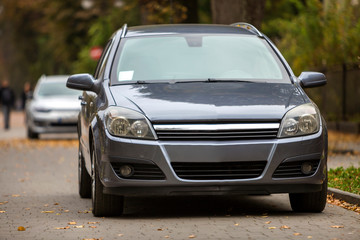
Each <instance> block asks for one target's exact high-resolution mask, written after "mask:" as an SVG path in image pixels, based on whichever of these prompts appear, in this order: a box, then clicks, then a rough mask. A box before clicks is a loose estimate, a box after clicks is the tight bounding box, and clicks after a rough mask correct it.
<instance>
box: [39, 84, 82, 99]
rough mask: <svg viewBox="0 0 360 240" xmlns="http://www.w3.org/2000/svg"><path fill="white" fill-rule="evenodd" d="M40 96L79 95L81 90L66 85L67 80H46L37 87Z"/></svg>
mask: <svg viewBox="0 0 360 240" xmlns="http://www.w3.org/2000/svg"><path fill="white" fill-rule="evenodd" d="M36 94H37V96H38V97H51V96H78V95H79V91H78V90H73V89H70V88H67V87H66V82H62V81H44V82H42V83H41V84H40V85H39V87H38V89H37V93H36Z"/></svg>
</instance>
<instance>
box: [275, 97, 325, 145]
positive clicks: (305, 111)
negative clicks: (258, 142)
mask: <svg viewBox="0 0 360 240" xmlns="http://www.w3.org/2000/svg"><path fill="white" fill-rule="evenodd" d="M319 129H320V113H319V110H318V109H317V107H316V106H314V105H313V104H311V103H309V104H304V105H301V106H298V107H295V108H293V109H291V110H290V111H288V112H287V113H286V114H285V117H284V118H283V120H282V121H281V125H280V131H279V133H278V137H279V138H283V137H297V136H303V135H309V134H313V133H316V132H318V131H319Z"/></svg>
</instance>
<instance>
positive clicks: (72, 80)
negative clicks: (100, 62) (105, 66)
mask: <svg viewBox="0 0 360 240" xmlns="http://www.w3.org/2000/svg"><path fill="white" fill-rule="evenodd" d="M66 87H68V88H72V89H76V90H83V91H92V92H95V93H98V92H99V85H98V84H97V82H96V81H95V79H94V77H93V76H91V75H90V74H88V73H82V74H74V75H71V76H70V77H69V78H68V80H67V82H66Z"/></svg>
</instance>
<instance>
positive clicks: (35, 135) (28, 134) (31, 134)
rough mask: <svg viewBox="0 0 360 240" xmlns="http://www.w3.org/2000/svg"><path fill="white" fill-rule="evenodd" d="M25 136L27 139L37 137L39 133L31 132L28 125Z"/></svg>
mask: <svg viewBox="0 0 360 240" xmlns="http://www.w3.org/2000/svg"><path fill="white" fill-rule="evenodd" d="M27 137H28V138H29V139H39V134H38V133H36V132H33V131H32V130H31V128H30V127H28V128H27Z"/></svg>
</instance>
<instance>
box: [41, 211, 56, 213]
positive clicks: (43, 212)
mask: <svg viewBox="0 0 360 240" xmlns="http://www.w3.org/2000/svg"><path fill="white" fill-rule="evenodd" d="M54 212H55V211H41V213H54Z"/></svg>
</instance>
